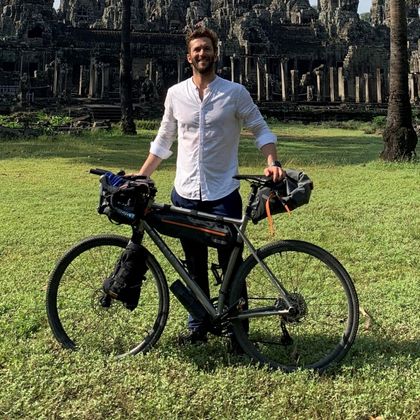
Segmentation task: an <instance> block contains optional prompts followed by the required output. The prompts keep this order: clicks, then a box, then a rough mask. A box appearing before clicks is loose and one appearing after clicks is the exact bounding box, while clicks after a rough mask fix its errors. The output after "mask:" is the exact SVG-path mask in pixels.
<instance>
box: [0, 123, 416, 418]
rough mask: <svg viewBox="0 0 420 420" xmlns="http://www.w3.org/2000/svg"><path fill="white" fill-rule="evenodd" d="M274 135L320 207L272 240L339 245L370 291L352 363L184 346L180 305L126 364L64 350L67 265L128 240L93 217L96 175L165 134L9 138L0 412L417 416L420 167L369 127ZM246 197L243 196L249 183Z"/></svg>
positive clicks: (3, 144) (163, 170) (265, 236)
mask: <svg viewBox="0 0 420 420" xmlns="http://www.w3.org/2000/svg"><path fill="white" fill-rule="evenodd" d="M272 128H273V129H274V131H275V132H276V134H277V135H278V137H279V143H278V150H279V155H280V158H281V160H282V161H283V162H284V165H285V166H286V167H293V168H300V169H303V170H305V171H306V172H307V173H308V174H309V175H310V176H311V178H312V179H313V180H314V183H315V189H314V191H313V195H312V200H311V202H310V203H309V205H307V206H304V207H302V208H300V209H298V210H296V211H295V212H294V213H293V214H292V216H291V217H288V216H287V215H279V216H276V217H275V225H276V233H275V239H301V240H306V241H309V242H313V243H316V244H318V245H320V246H322V247H323V248H325V249H327V250H329V251H330V252H331V253H333V254H334V255H335V256H336V257H337V258H338V259H339V260H340V261H341V262H342V263H343V265H344V266H345V267H346V269H347V270H348V271H349V273H350V274H351V276H352V278H353V280H354V282H355V285H356V288H357V291H358V294H359V299H360V305H361V307H362V314H361V322H360V328H359V334H358V338H357V340H356V343H355V344H354V346H353V348H352V350H351V351H350V353H349V354H348V356H347V357H346V358H345V359H344V360H343V362H342V363H341V365H340V366H339V367H337V368H335V369H333V370H331V371H328V372H327V373H326V374H324V375H322V376H319V375H317V374H314V373H311V372H308V371H303V372H296V373H292V374H284V373H282V372H269V371H267V370H266V369H260V368H257V367H255V366H252V365H250V364H249V362H248V361H247V360H246V359H242V358H238V357H233V356H231V355H230V354H229V353H228V352H227V345H226V343H225V341H223V340H221V339H219V338H211V339H210V341H209V343H208V344H207V345H205V346H199V347H187V348H183V349H181V348H179V347H177V346H176V336H177V335H178V334H179V333H180V332H181V331H183V330H184V329H185V326H186V314H185V311H184V310H183V309H182V308H181V307H180V305H179V304H177V302H176V301H175V299H174V298H171V312H170V315H169V319H168V324H167V327H166V329H165V331H164V333H163V335H162V337H161V339H160V341H159V343H158V344H157V346H156V348H155V349H154V350H152V351H151V352H149V353H148V354H146V355H138V356H135V357H130V358H126V359H123V360H119V361H117V360H114V359H112V358H111V357H109V356H106V355H103V354H99V353H95V352H89V351H79V352H70V351H66V350H63V349H61V348H60V346H59V345H58V344H57V342H56V341H55V340H54V338H53V337H52V334H51V331H50V329H49V326H48V322H47V319H46V312H45V289H46V284H47V281H48V277H49V274H50V273H51V271H52V269H53V267H54V265H55V263H56V261H57V259H58V258H59V257H60V256H61V255H62V254H63V253H64V252H65V250H66V249H67V248H68V247H70V246H71V245H72V244H74V243H75V242H77V241H79V240H80V239H82V238H84V237H86V236H88V235H92V234H98V233H106V232H113V233H117V234H123V235H128V234H129V233H130V231H129V229H128V228H127V227H124V226H115V225H111V224H110V223H109V222H108V220H107V219H106V218H105V217H103V216H102V217H101V216H99V215H98V214H97V213H96V206H97V200H98V197H97V195H98V194H97V193H98V179H97V177H94V176H91V175H89V174H88V170H89V168H91V167H104V168H109V169H112V170H118V169H121V168H124V169H125V170H127V171H134V170H137V169H138V167H139V166H140V164H141V163H142V162H143V159H144V158H145V156H146V154H147V150H148V147H149V142H150V141H151V140H152V139H153V137H154V134H155V132H154V131H149V130H142V131H140V132H139V135H138V136H137V137H127V138H125V137H122V136H120V135H119V134H117V133H116V132H114V133H108V134H107V133H97V134H95V135H87V136H81V137H68V136H59V137H51V138H39V139H36V140H34V139H31V140H27V139H21V140H13V141H12V140H9V141H8V140H0V185H1V187H0V192H1V200H0V209H1V215H2V221H1V224H0V285H1V294H0V333H1V335H0V337H1V338H0V378H1V387H0V418H5V419H20V418H31V419H32V418H75V419H85V418H86V419H92V418H93V419H97V418H98V419H99V418H144V419H172V418H185V419H190V418H203V419H204V418H206V419H210V418H216V417H218V418H226V419H228V418H229V419H231V418H246V419H248V418H249V419H251V418H252V419H268V418H275V419H277V418H278V419H289V418H290V419H297V418H305V419H307V418H320V419H325V418H331V419H333V418H334V419H336V418H350V419H368V418H369V417H370V416H372V417H376V416H383V418H385V419H395V418H406V419H411V418H413V419H414V418H419V416H420V408H419V401H420V385H419V384H420V374H419V372H420V361H419V356H420V344H419V343H420V341H419V340H420V316H419V313H420V303H419V298H420V282H419V262H420V261H419V255H420V253H419V239H420V216H419V215H420V190H419V186H418V185H419V182H418V180H419V172H420V171H419V167H418V164H416V163H410V164H387V163H384V162H381V161H379V160H378V154H379V152H380V151H381V149H382V140H381V137H380V136H377V135H376V136H375V135H367V134H364V132H362V131H358V130H342V129H338V128H329V129H328V128H325V127H322V126H315V125H313V126H312V125H308V126H305V125H296V124H295V125H292V124H279V123H274V124H272ZM240 165H241V172H242V173H260V172H261V171H262V168H263V166H264V159H263V158H262V156H261V155H260V154H259V152H258V151H257V150H256V149H255V146H254V144H253V140H252V139H251V138H250V137H249V135H248V134H247V133H244V135H243V141H242V142H241V149H240ZM174 169H175V158H174V157H172V158H171V159H169V160H168V161H165V162H164V163H163V164H162V165H161V167H160V168H159V170H158V171H157V172H156V173H155V174H154V177H153V178H154V180H155V181H156V184H157V186H158V189H159V192H158V196H157V201H160V202H168V199H169V193H170V190H171V186H172V182H173V178H174ZM241 192H242V194H243V197H244V198H246V197H247V194H248V191H247V187H246V186H245V185H244V186H243V188H242V190H241ZM249 232H250V236H251V237H252V238H253V239H254V241H255V244H256V245H258V246H262V245H263V244H265V243H267V242H268V241H270V240H272V238H270V237H269V233H268V227H267V223H266V222H265V221H262V222H261V223H259V224H258V225H256V226H251V227H250V229H249ZM170 242H171V243H172V245H173V246H174V247H175V248H176V249H178V250H179V247H178V245H177V243H176V241H175V240H173V239H171V240H170ZM147 244H148V245H149V246H150V247H151V249H152V251H153V253H154V254H155V255H156V257H157V258H158V260H159V261H160V262H162V265H163V267H164V268H165V272H166V276H167V278H168V280H169V281H170V282H172V281H174V280H176V278H177V277H176V276H177V275H176V274H175V272H174V270H173V269H171V268H169V267H168V266H167V264H163V261H162V259H161V258H160V256H159V254H158V251H156V250H155V249H154V248H153V246H152V245H151V244H150V241H147Z"/></svg>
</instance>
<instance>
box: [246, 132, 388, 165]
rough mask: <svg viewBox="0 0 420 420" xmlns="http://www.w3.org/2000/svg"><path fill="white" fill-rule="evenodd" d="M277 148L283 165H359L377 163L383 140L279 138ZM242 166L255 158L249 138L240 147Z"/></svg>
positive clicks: (368, 138)
mask: <svg viewBox="0 0 420 420" xmlns="http://www.w3.org/2000/svg"><path fill="white" fill-rule="evenodd" d="M277 148H278V150H279V154H280V156H281V157H282V160H283V161H284V162H288V161H291V162H293V163H295V162H297V163H299V164H301V165H305V164H306V165H308V164H325V165H343V164H346V165H349V164H353V165H359V164H362V163H367V162H370V161H373V160H377V159H378V156H379V153H380V152H381V150H382V140H381V139H380V138H378V137H371V136H370V137H369V136H364V135H361V136H354V137H310V136H307V137H301V138H299V139H290V138H287V139H286V138H281V137H279V139H278V143H277ZM240 150H241V154H240V158H241V159H240V162H241V164H242V165H246V164H248V163H252V162H255V158H256V157H257V158H258V156H257V155H256V153H255V146H254V144H253V141H252V139H251V138H247V141H246V142H244V144H243V145H242V146H241V149H240Z"/></svg>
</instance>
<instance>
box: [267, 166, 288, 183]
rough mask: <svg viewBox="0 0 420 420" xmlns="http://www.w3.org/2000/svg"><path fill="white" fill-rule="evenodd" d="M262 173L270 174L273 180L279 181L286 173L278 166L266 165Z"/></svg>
mask: <svg viewBox="0 0 420 420" xmlns="http://www.w3.org/2000/svg"><path fill="white" fill-rule="evenodd" d="M264 175H265V176H271V178H272V179H273V181H274V182H280V181H281V180H282V179H283V178H284V177H285V176H286V173H285V172H284V170H283V168H281V167H280V166H268V167H267V168H265V169H264Z"/></svg>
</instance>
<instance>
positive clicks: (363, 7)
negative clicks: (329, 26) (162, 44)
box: [54, 0, 372, 13]
mask: <svg viewBox="0 0 420 420" xmlns="http://www.w3.org/2000/svg"><path fill="white" fill-rule="evenodd" d="M309 1H310V3H311V4H313V5H316V3H317V2H316V0H309ZM371 5H372V0H359V13H366V12H370V6H371ZM59 6H60V0H54V8H55V9H58V7H59Z"/></svg>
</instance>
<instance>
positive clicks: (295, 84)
mask: <svg viewBox="0 0 420 420" xmlns="http://www.w3.org/2000/svg"><path fill="white" fill-rule="evenodd" d="M290 78H291V82H292V100H293V101H297V100H298V88H299V70H290Z"/></svg>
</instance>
